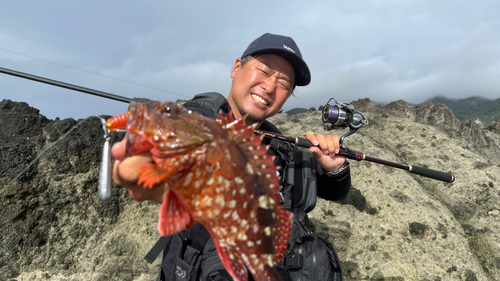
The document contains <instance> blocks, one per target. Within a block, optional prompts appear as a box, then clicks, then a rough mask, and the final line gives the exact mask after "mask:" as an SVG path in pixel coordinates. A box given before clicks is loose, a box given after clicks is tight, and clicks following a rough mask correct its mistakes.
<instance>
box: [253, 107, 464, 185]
mask: <svg viewBox="0 0 500 281" xmlns="http://www.w3.org/2000/svg"><path fill="white" fill-rule="evenodd" d="M332 99H333V100H335V99H334V98H331V99H329V100H328V102H327V103H326V105H325V106H323V112H322V116H321V119H322V121H323V123H324V124H325V126H324V129H325V130H326V131H330V130H333V129H342V128H347V127H349V129H350V130H349V132H347V133H346V134H344V135H343V136H341V137H340V140H339V145H340V148H339V153H338V154H339V155H342V156H345V157H346V158H349V159H353V160H356V161H362V160H366V161H370V162H374V163H378V164H382V165H386V166H390V167H394V168H398V169H402V170H406V171H408V172H410V173H412V174H416V175H420V176H424V177H427V178H431V179H435V180H440V181H444V182H450V183H451V182H454V181H455V176H454V175H453V174H451V173H445V172H441V171H436V170H432V169H428V168H422V167H418V166H413V165H403V164H399V163H396V162H391V161H387V160H383V159H379V158H375V157H371V156H367V155H365V154H364V153H363V152H360V151H356V150H352V149H349V148H347V147H345V146H344V139H345V138H346V137H348V136H350V135H352V134H354V133H355V132H356V131H357V130H359V128H361V127H362V126H363V125H366V124H368V120H366V119H365V117H364V115H363V113H361V112H359V111H357V110H355V109H354V106H353V105H352V104H347V103H341V102H338V101H337V100H335V103H336V104H334V105H330V101H331V100H332ZM254 132H255V133H257V134H261V135H265V136H268V137H272V138H276V139H280V140H283V141H287V142H290V143H293V144H295V145H297V146H300V147H304V148H309V147H312V146H314V145H313V144H312V142H310V141H309V140H308V139H305V138H300V137H288V136H283V135H279V134H276V133H270V132H266V131H262V130H254Z"/></svg>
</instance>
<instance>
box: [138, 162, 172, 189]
mask: <svg viewBox="0 0 500 281" xmlns="http://www.w3.org/2000/svg"><path fill="white" fill-rule="evenodd" d="M137 172H138V173H139V181H138V182H137V183H139V184H141V185H142V186H144V187H147V188H153V186H154V185H155V184H157V183H160V182H162V181H164V180H166V179H167V178H168V177H169V176H170V173H167V171H166V170H165V169H164V168H161V167H158V166H157V165H156V164H153V163H149V164H146V165H142V166H141V167H139V169H138V170H137Z"/></svg>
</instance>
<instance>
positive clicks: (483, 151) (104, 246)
mask: <svg viewBox="0 0 500 281" xmlns="http://www.w3.org/2000/svg"><path fill="white" fill-rule="evenodd" d="M352 104H353V105H354V106H355V108H356V109H357V110H358V111H360V112H362V113H363V114H364V115H365V117H366V118H367V119H368V120H369V122H370V123H369V125H366V126H364V127H363V128H361V129H360V130H359V131H358V132H357V133H356V134H354V135H352V136H349V137H347V138H346V140H345V142H344V144H345V145H346V146H347V147H349V148H351V149H354V150H358V151H362V152H364V153H365V154H366V155H369V156H373V157H377V158H380V159H385V160H389V161H394V162H398V163H402V164H411V165H415V166H420V167H427V168H430V169H435V170H440V171H445V172H452V173H453V174H454V175H455V176H456V181H455V182H454V183H443V182H439V181H436V180H432V179H428V178H424V177H421V176H417V175H414V174H410V173H408V172H406V171H403V170H399V169H395V168H392V167H388V166H384V165H380V164H376V163H372V162H367V161H361V162H357V161H354V160H350V162H351V173H352V184H353V189H352V191H351V193H350V194H349V196H348V197H347V198H346V199H344V200H341V201H339V202H328V201H325V200H322V199H319V200H318V204H317V207H316V208H315V209H314V210H313V211H312V212H311V213H310V214H309V218H310V222H311V223H312V227H311V228H312V229H314V230H315V232H316V233H317V234H318V235H320V236H322V237H324V238H326V239H328V240H329V241H330V242H332V243H333V244H334V246H335V247H336V249H337V250H338V253H339V256H340V259H341V261H342V265H343V268H344V272H345V276H346V280H467V281H473V280H500V271H499V270H500V254H499V253H500V244H499V242H498V241H500V216H499V215H498V209H499V207H498V206H500V185H499V184H498V180H499V178H500V176H499V175H500V160H499V159H498V157H495V155H500V136H499V134H498V131H497V130H496V128H497V127H496V125H495V124H497V123H493V125H492V126H490V127H488V128H483V126H482V125H481V124H480V123H477V122H473V121H460V120H458V119H456V118H455V117H454V116H453V114H452V112H451V110H449V109H448V108H447V107H445V106H442V105H439V104H432V103H426V104H423V105H419V106H416V107H415V106H412V105H410V104H408V103H406V102H404V101H396V102H393V103H391V104H389V105H387V106H383V105H380V104H375V103H373V102H371V101H370V100H369V99H362V100H357V101H354V102H352ZM274 118H275V121H276V122H275V123H276V124H277V125H278V127H279V128H280V130H282V132H283V134H285V135H291V136H299V137H304V136H305V135H306V133H307V132H308V131H311V132H313V133H316V134H320V133H321V134H325V133H328V132H325V131H324V130H323V123H322V122H321V111H314V112H306V113H300V114H296V115H294V117H293V118H290V119H288V118H287V116H286V115H278V116H276V117H274ZM271 121H273V120H272V119H271ZM76 124H78V126H77V127H76V128H75V129H73V127H74V125H76ZM0 126H1V128H2V130H0V151H1V154H0V157H1V159H0V160H1V161H0V183H1V184H0V186H1V189H0V192H1V193H0V238H1V239H0V280H64V281H69V280H154V279H155V278H156V275H157V273H158V268H157V267H158V266H159V262H160V261H159V260H158V261H157V262H156V263H155V264H154V265H149V264H147V263H146V262H145V261H144V259H143V256H144V255H145V254H146V253H147V251H148V250H149V248H150V247H151V246H152V245H153V244H154V243H155V242H156V240H157V238H158V234H157V231H156V222H157V218H158V217H157V216H158V215H157V212H158V209H159V206H158V205H157V204H153V203H147V202H144V203H139V202H135V201H133V200H131V199H130V198H129V196H128V194H127V193H126V192H125V191H124V190H123V189H120V188H118V187H113V195H112V198H111V199H110V200H108V201H105V202H101V201H100V200H99V199H98V197H97V192H96V191H97V190H96V189H97V188H96V186H97V180H98V165H99V160H100V153H101V146H102V129H101V124H100V121H99V120H98V119H97V118H94V117H92V118H88V119H85V120H73V119H64V120H59V119H56V120H48V119H47V118H45V117H44V116H42V115H40V114H39V112H38V110H36V109H34V108H31V107H29V106H28V105H27V104H26V103H15V102H11V101H8V100H4V101H2V102H0ZM72 129H73V130H72ZM71 130H72V131H71ZM345 132H346V131H345V130H341V131H333V132H330V133H335V134H339V135H341V134H344V133H345ZM65 134H67V136H65ZM121 138H122V135H120V134H114V135H113V141H117V140H119V139H121ZM37 156H41V157H40V158H39V159H37ZM35 159H36V160H35ZM30 164H31V165H30ZM21 171H22V173H21ZM20 173H21V174H20ZM15 177H17V179H16V180H14V181H12V180H13V179H14V178H15Z"/></svg>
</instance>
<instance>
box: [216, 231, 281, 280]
mask: <svg viewBox="0 0 500 281" xmlns="http://www.w3.org/2000/svg"><path fill="white" fill-rule="evenodd" d="M212 237H214V236H213V235H212ZM214 242H215V247H216V248H217V252H218V253H219V257H220V258H221V260H222V264H223V265H224V267H225V268H226V270H227V272H228V273H229V275H231V277H233V279H234V280H235V281H248V272H247V269H246V267H245V264H244V263H243V260H242V259H241V257H240V256H239V254H237V251H236V250H234V249H231V248H229V247H221V246H220V245H219V242H218V241H217V239H215V238H214ZM231 257H232V258H231ZM255 280H259V279H255ZM277 280H281V279H277Z"/></svg>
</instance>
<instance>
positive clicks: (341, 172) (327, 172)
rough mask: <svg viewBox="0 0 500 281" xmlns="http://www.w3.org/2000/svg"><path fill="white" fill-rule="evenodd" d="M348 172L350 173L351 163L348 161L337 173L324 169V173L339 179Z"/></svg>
mask: <svg viewBox="0 0 500 281" xmlns="http://www.w3.org/2000/svg"><path fill="white" fill-rule="evenodd" d="M348 171H349V162H347V160H346V161H345V162H344V164H343V165H342V166H341V167H340V168H339V169H338V170H337V171H333V172H330V171H326V170H324V169H323V172H324V173H325V175H327V176H329V177H338V176H340V175H344V174H345V173H347V172H348Z"/></svg>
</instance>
